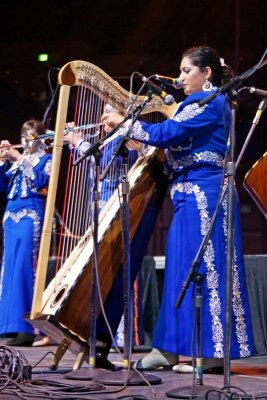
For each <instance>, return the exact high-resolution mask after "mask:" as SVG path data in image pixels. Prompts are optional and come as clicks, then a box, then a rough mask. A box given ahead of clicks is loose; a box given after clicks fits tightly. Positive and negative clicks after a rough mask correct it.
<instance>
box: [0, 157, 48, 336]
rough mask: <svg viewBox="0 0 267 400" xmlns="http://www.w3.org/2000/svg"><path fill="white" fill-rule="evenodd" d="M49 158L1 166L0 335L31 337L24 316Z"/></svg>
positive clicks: (28, 302) (28, 303)
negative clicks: (0, 255) (4, 195)
mask: <svg viewBox="0 0 267 400" xmlns="http://www.w3.org/2000/svg"><path fill="white" fill-rule="evenodd" d="M50 169H51V155H49V154H45V153H44V152H40V153H35V154H32V155H25V157H23V159H22V161H19V162H14V163H13V164H12V165H11V167H10V168H9V169H8V164H7V163H2V164H1V165H0V190H1V191H6V193H7V200H8V202H7V206H6V210H5V213H4V216H3V232H4V245H3V249H4V251H3V259H2V266H1V276H0V334H1V333H9V332H24V333H33V327H32V325H30V324H28V323H27V322H26V321H25V320H24V319H23V315H24V314H25V313H26V312H29V311H30V310H31V304H32V296H33V287H34V278H35V269H36V265H37V257H38V251H39V242H40V236H41V230H42V224H43V217H44V208H45V195H46V187H47V184H48V178H49V175H48V173H49V171H50Z"/></svg>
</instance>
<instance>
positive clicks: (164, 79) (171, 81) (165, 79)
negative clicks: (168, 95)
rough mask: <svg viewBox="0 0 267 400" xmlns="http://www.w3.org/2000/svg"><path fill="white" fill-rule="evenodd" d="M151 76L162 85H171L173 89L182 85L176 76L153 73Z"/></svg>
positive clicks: (180, 87)
mask: <svg viewBox="0 0 267 400" xmlns="http://www.w3.org/2000/svg"><path fill="white" fill-rule="evenodd" d="M153 78H154V79H156V80H158V81H160V82H161V83H163V84H164V85H168V86H172V87H174V89H182V87H183V82H182V80H181V79H178V78H172V77H170V76H164V75H157V74H156V75H153Z"/></svg>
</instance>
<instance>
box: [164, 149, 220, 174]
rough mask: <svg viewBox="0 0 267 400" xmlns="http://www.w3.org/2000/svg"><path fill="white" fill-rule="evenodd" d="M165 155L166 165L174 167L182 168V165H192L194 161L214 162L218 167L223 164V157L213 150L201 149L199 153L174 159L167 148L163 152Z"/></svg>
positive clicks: (175, 168)
mask: <svg viewBox="0 0 267 400" xmlns="http://www.w3.org/2000/svg"><path fill="white" fill-rule="evenodd" d="M165 155H166V161H167V163H168V165H169V166H170V167H171V168H172V169H174V170H177V169H182V168H184V167H188V166H191V165H193V164H194V163H199V162H202V161H204V162H212V163H214V164H216V165H217V166H218V167H222V166H223V157H222V156H221V155H220V154H218V153H215V152H213V151H208V150H207V151H202V152H200V153H194V154H190V155H188V156H185V157H181V158H179V159H177V160H176V159H175V158H174V156H173V154H172V152H171V151H170V150H167V151H166V152H165Z"/></svg>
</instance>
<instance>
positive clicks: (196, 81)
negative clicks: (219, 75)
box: [179, 57, 211, 94]
mask: <svg viewBox="0 0 267 400" xmlns="http://www.w3.org/2000/svg"><path fill="white" fill-rule="evenodd" d="M180 71H181V73H180V76H179V79H181V80H182V82H183V89H184V92H185V94H192V93H196V92H201V91H202V86H203V84H204V83H205V82H206V80H207V79H209V77H210V75H211V69H210V67H206V68H205V71H204V72H201V71H200V68H199V67H197V66H196V65H193V64H192V62H191V59H190V58H189V57H184V58H183V59H182V61H181V65H180Z"/></svg>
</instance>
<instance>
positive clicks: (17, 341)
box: [6, 332, 35, 346]
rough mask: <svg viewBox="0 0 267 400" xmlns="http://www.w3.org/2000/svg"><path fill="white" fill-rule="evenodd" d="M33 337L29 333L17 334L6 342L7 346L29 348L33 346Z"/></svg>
mask: <svg viewBox="0 0 267 400" xmlns="http://www.w3.org/2000/svg"><path fill="white" fill-rule="evenodd" d="M34 338H35V335H33V334H31V333H24V332H19V333H18V335H17V336H16V337H15V338H14V339H11V340H8V341H7V342H6V345H7V346H31V345H32V344H33V341H34Z"/></svg>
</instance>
